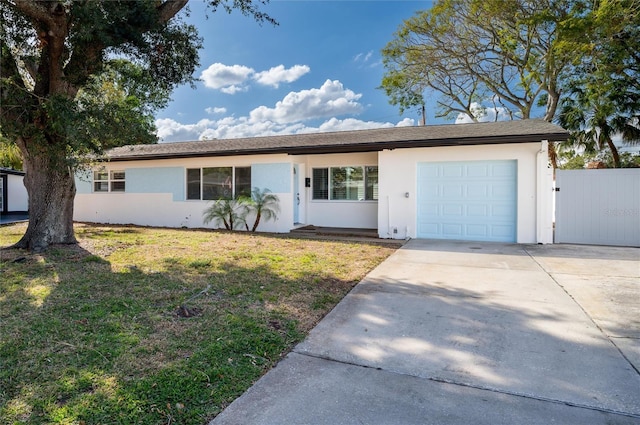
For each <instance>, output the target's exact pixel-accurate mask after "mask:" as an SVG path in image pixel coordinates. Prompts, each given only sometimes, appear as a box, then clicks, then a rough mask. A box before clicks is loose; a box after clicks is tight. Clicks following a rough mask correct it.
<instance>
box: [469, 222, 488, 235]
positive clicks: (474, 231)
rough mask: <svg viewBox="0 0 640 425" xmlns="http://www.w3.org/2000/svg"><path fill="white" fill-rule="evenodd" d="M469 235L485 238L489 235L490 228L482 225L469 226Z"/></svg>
mask: <svg viewBox="0 0 640 425" xmlns="http://www.w3.org/2000/svg"><path fill="white" fill-rule="evenodd" d="M467 235H469V236H474V237H478V238H484V237H486V236H488V235H489V227H488V226H486V225H480V224H470V225H468V226H467Z"/></svg>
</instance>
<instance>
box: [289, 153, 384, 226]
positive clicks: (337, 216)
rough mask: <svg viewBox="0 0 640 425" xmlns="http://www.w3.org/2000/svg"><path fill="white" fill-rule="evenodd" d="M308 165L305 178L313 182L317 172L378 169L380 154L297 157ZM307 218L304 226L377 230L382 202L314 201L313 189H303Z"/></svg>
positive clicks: (302, 186) (304, 220)
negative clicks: (342, 168) (325, 169)
mask: <svg viewBox="0 0 640 425" xmlns="http://www.w3.org/2000/svg"><path fill="white" fill-rule="evenodd" d="M294 161H295V162H296V163H299V164H304V170H305V175H306V177H308V178H311V177H312V175H313V169H314V168H325V167H340V166H375V165H378V153H377V152H365V153H346V154H324V155H305V156H295V157H294ZM300 189H301V190H302V191H303V193H302V192H301V194H302V196H303V198H304V199H303V200H302V201H301V202H304V208H303V209H301V212H304V217H302V216H301V217H300V222H301V223H305V224H311V225H314V226H323V227H353V228H365V229H375V228H377V226H378V201H330V200H314V199H312V195H313V193H312V188H311V187H307V188H305V187H304V185H301V187H300Z"/></svg>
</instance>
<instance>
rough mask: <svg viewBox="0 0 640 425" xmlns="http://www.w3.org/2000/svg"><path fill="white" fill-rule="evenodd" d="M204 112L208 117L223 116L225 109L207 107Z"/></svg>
mask: <svg viewBox="0 0 640 425" xmlns="http://www.w3.org/2000/svg"><path fill="white" fill-rule="evenodd" d="M205 112H206V113H207V114H209V115H216V114H224V113H226V112H227V108H219V107H209V108H206V109H205Z"/></svg>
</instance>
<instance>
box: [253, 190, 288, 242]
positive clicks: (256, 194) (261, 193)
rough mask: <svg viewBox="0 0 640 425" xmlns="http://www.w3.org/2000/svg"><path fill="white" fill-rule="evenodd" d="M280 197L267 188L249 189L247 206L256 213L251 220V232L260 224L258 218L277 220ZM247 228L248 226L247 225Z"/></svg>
mask: <svg viewBox="0 0 640 425" xmlns="http://www.w3.org/2000/svg"><path fill="white" fill-rule="evenodd" d="M279 203H280V199H279V198H278V196H277V195H274V194H273V193H271V191H270V190H269V189H266V188H265V189H260V188H258V187H254V188H253V190H252V191H251V198H250V199H248V202H247V205H248V207H249V208H250V209H251V210H253V211H254V212H255V213H256V219H255V221H254V222H253V227H252V228H251V231H252V232H255V231H256V229H257V228H258V225H259V224H260V220H261V219H262V218H264V219H265V220H277V219H278V213H279V212H280V205H279ZM247 228H248V226H247Z"/></svg>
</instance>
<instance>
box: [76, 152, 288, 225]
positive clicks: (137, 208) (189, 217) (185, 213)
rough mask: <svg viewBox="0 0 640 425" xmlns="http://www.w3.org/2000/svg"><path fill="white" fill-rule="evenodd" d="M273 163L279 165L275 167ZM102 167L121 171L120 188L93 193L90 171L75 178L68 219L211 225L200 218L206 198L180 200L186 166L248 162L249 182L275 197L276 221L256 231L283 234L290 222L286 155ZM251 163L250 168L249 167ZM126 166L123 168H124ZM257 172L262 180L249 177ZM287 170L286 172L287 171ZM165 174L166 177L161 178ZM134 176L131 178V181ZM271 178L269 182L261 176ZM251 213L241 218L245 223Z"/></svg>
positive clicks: (118, 222) (226, 165)
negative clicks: (122, 184) (71, 216)
mask: <svg viewBox="0 0 640 425" xmlns="http://www.w3.org/2000/svg"><path fill="white" fill-rule="evenodd" d="M278 164H279V166H278ZM103 166H104V167H105V168H106V169H107V170H125V176H126V177H125V179H126V191H125V193H118V192H113V193H103V192H99V193H94V192H93V188H92V184H91V176H90V175H89V176H85V177H77V178H76V186H77V194H76V198H75V204H74V220H76V221H83V222H94V223H111V224H136V225H144V226H159V227H189V228H201V227H208V228H217V227H220V226H219V225H215V224H214V223H208V224H207V225H205V224H204V223H203V220H202V213H203V211H204V210H205V209H206V208H207V207H208V206H209V205H211V202H212V201H202V200H187V199H186V192H187V190H186V184H187V183H186V170H187V168H201V167H228V166H235V167H246V166H251V167H252V184H253V185H254V186H255V185H257V186H259V187H261V188H265V187H267V188H269V189H271V187H269V185H272V186H273V187H274V188H276V187H277V188H278V190H279V191H275V190H274V191H273V193H274V194H275V195H277V196H278V198H279V199H280V203H279V206H280V213H279V214H278V219H277V220H276V221H273V220H271V221H266V220H264V219H263V220H261V222H260V226H259V227H258V231H264V232H276V233H286V232H289V231H290V230H291V228H292V227H293V197H292V193H291V184H292V180H291V178H290V177H288V178H287V179H286V180H283V175H284V174H283V173H282V170H283V169H285V168H286V170H289V169H290V167H292V164H291V158H290V157H288V156H287V155H251V156H234V157H219V158H183V159H166V160H153V161H118V162H108V163H105V164H104V165H103ZM254 166H256V168H255V169H256V170H257V171H256V172H255V173H254V172H253V167H254ZM127 170H129V171H128V172H127ZM254 174H258V175H259V177H260V178H261V179H262V182H263V183H264V184H258V183H256V182H255V181H254V177H258V176H254ZM289 175H290V173H289ZM166 176H168V177H166ZM134 178H135V180H133V179H134ZM269 179H271V180H272V181H265V180H269ZM253 218H254V217H252V216H249V217H247V221H248V222H249V225H250V226H251V225H252V224H253Z"/></svg>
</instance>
